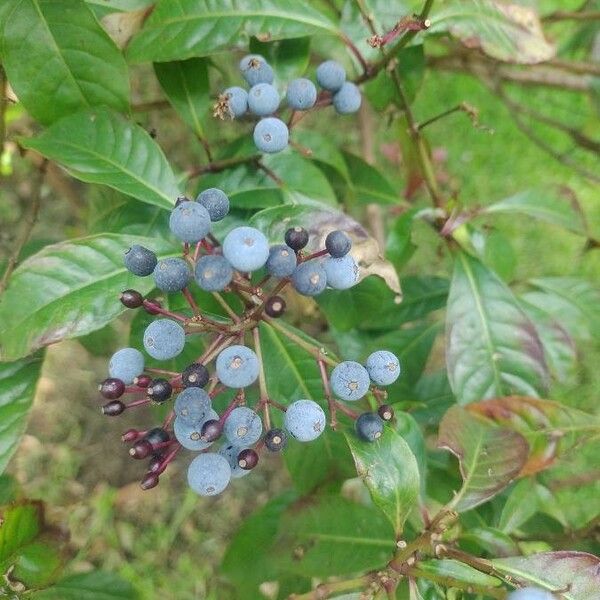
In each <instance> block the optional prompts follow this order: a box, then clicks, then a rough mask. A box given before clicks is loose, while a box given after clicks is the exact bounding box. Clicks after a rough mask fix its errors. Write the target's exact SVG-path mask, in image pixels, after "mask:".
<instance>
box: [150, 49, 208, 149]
mask: <svg viewBox="0 0 600 600" xmlns="http://www.w3.org/2000/svg"><path fill="white" fill-rule="evenodd" d="M154 72H155V73H156V77H157V79H158V82H159V83H160V87H161V88H162V89H163V92H164V93H165V95H166V96H167V98H168V100H169V102H170V103H171V104H172V105H173V108H174V109H175V110H176V111H177V112H178V113H179V114H180V115H181V117H182V118H183V120H184V121H185V122H186V123H187V124H188V125H189V126H190V127H191V128H192V129H193V131H194V133H195V134H196V135H197V136H199V137H204V128H203V126H202V119H203V118H204V117H205V116H206V113H207V112H208V110H209V108H210V99H209V97H208V92H209V80H208V61H207V60H206V59H204V58H191V59H189V60H179V61H175V62H170V63H156V64H155V65H154Z"/></svg>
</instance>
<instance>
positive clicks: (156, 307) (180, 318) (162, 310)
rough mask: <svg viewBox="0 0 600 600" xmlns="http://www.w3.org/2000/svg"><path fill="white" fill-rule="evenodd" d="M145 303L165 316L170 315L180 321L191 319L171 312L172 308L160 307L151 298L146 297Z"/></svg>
mask: <svg viewBox="0 0 600 600" xmlns="http://www.w3.org/2000/svg"><path fill="white" fill-rule="evenodd" d="M143 305H144V306H146V307H150V308H151V309H152V310H153V311H154V312H157V313H158V314H160V315H164V316H165V317H170V318H171V319H177V320H178V321H183V322H184V323H186V322H187V321H188V320H189V319H188V318H187V317H184V316H183V315H178V314H177V313H174V312H171V311H170V310H166V309H165V308H162V307H160V308H159V307H158V306H156V304H154V303H153V302H150V300H146V299H144V301H143Z"/></svg>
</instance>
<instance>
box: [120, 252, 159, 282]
mask: <svg viewBox="0 0 600 600" xmlns="http://www.w3.org/2000/svg"><path fill="white" fill-rule="evenodd" d="M124 262H125V268H126V269H127V270H128V271H130V272H131V273H133V274H134V275H138V276H139V277H146V276H147V275H152V271H154V267H155V266H156V263H157V258H156V254H154V252H152V250H148V248H144V246H139V245H138V244H134V245H133V246H131V248H129V250H127V252H125V259H124Z"/></svg>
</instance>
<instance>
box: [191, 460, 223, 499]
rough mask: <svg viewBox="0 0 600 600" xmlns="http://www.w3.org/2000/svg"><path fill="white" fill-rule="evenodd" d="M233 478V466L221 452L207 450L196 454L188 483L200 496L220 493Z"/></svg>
mask: <svg viewBox="0 0 600 600" xmlns="http://www.w3.org/2000/svg"><path fill="white" fill-rule="evenodd" d="M230 480H231V467H230V466H229V463H228V462H227V459H226V458H224V457H223V456H221V455H220V454H215V453H214V452H207V453H204V454H200V455H199V456H196V458H194V460H193V461H192V462H191V463H190V466H189V467H188V485H189V486H190V487H191V488H192V489H193V490H194V491H195V492H196V493H197V494H200V496H216V495H217V494H220V493H221V492H222V491H223V490H224V489H225V488H226V487H227V486H228V485H229V481H230Z"/></svg>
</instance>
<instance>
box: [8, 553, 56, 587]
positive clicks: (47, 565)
mask: <svg viewBox="0 0 600 600" xmlns="http://www.w3.org/2000/svg"><path fill="white" fill-rule="evenodd" d="M10 562H11V566H12V567H13V570H12V571H11V574H10V576H11V579H13V580H15V581H19V582H20V583H22V584H23V585H25V587H26V588H27V589H32V588H34V589H39V588H45V587H48V586H49V585H50V584H51V583H52V582H54V581H56V579H58V577H59V576H60V574H61V572H62V567H63V564H62V560H61V557H60V555H59V554H58V552H57V550H56V549H55V548H52V547H50V546H48V545H47V544H43V543H40V542H33V543H31V544H28V545H27V546H24V547H23V548H21V549H20V550H19V553H18V555H17V556H15V557H14V558H13V559H11V561H10Z"/></svg>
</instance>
